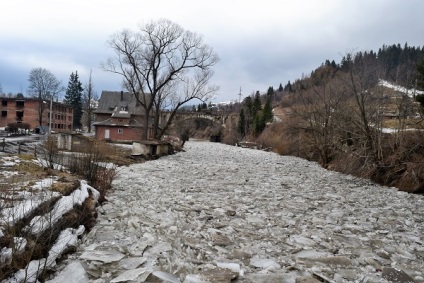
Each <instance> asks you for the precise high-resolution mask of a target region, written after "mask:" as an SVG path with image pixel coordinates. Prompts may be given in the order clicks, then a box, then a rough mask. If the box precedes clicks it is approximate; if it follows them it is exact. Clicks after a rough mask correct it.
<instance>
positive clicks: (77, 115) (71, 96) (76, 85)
mask: <svg viewBox="0 0 424 283" xmlns="http://www.w3.org/2000/svg"><path fill="white" fill-rule="evenodd" d="M83 90H84V89H83V87H82V83H81V82H80V81H79V78H78V72H77V71H75V74H74V73H71V76H70V78H69V82H68V88H67V89H66V95H65V99H64V102H65V103H67V104H69V105H71V106H72V108H73V109H74V120H73V125H74V129H80V128H81V117H82V92H83Z"/></svg>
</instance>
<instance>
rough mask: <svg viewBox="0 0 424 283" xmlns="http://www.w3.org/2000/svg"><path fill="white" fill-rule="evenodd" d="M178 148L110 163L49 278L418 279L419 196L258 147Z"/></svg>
mask: <svg viewBox="0 0 424 283" xmlns="http://www.w3.org/2000/svg"><path fill="white" fill-rule="evenodd" d="M185 150H186V152H181V153H178V154H175V155H172V156H167V157H163V158H160V159H158V160H154V161H149V162H146V163H142V164H135V165H131V166H129V167H122V168H119V175H118V178H117V179H116V180H115V181H114V190H113V191H112V192H111V193H110V194H109V196H108V200H109V201H108V202H106V203H105V204H104V205H103V207H102V208H99V218H98V224H97V225H96V226H95V228H94V229H93V230H92V231H91V232H90V233H89V234H88V235H86V236H85V237H84V238H83V242H82V244H81V245H80V246H79V248H78V250H77V252H76V253H74V254H73V255H71V256H70V257H69V258H68V259H67V260H65V261H64V262H63V263H62V264H61V267H60V269H63V268H64V267H65V266H66V267H65V269H64V270H63V271H62V272H63V273H62V274H58V275H57V277H56V279H54V280H53V282H64V281H63V280H64V279H63V278H65V279H67V280H76V278H79V279H81V281H80V282H84V281H85V282H187V283H188V282H230V281H231V280H233V281H231V282H252V283H253V282H255V283H256V282H293V283H294V282H296V283H299V282H312V283H313V282H408V281H411V282H412V280H415V281H414V282H424V279H423V277H424V238H423V228H424V198H423V197H422V196H419V195H412V194H407V193H403V192H399V191H397V190H396V189H394V188H387V187H381V186H378V185H375V184H373V183H371V182H369V181H366V180H362V179H358V178H356V177H352V176H348V175H342V174H339V173H336V172H331V171H327V170H325V169H323V168H321V167H320V166H319V165H318V164H315V163H311V162H308V161H305V160H302V159H298V158H294V157H287V156H279V155H277V154H274V153H270V152H263V151H258V150H253V149H243V148H238V147H232V146H227V145H223V144H218V143H210V142H188V143H186V147H185ZM61 276H63V277H61ZM395 278H400V279H395ZM396 280H403V281H396ZM65 281H66V280H65ZM68 282H70V281H68Z"/></svg>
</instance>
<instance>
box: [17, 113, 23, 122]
mask: <svg viewBox="0 0 424 283" xmlns="http://www.w3.org/2000/svg"><path fill="white" fill-rule="evenodd" d="M23 117H24V111H16V121H17V122H18V123H22V118H23Z"/></svg>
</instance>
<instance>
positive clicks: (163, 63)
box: [102, 19, 219, 139]
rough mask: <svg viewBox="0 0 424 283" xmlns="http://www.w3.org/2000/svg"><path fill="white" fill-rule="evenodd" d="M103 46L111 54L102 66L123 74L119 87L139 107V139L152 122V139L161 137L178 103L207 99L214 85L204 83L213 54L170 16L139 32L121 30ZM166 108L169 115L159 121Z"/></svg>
mask: <svg viewBox="0 0 424 283" xmlns="http://www.w3.org/2000/svg"><path fill="white" fill-rule="evenodd" d="M108 44H109V46H110V47H111V48H112V49H113V50H114V51H115V54H116V57H115V58H110V59H108V61H107V62H106V63H104V64H102V67H103V69H104V70H106V71H109V72H112V73H116V74H119V75H122V76H123V86H124V87H125V88H126V89H127V90H128V91H129V92H132V93H133V94H134V96H135V98H136V99H137V101H138V102H139V103H140V105H141V106H142V107H143V109H144V111H145V119H144V123H143V128H144V129H143V132H142V139H147V138H148V128H149V126H150V125H151V124H153V136H154V138H156V139H160V137H161V136H162V135H163V134H164V132H165V131H166V129H167V128H168V126H169V125H170V124H171V122H172V119H173V118H174V116H175V113H176V112H177V110H178V109H179V108H180V107H181V106H182V105H183V104H185V103H186V102H188V101H190V100H192V99H199V100H201V101H206V100H207V99H209V98H210V97H211V96H212V95H213V94H214V93H215V92H216V91H217V89H218V87H216V86H210V85H209V84H208V83H209V80H210V78H211V77H212V75H213V71H212V69H211V68H212V67H213V66H214V65H215V64H216V63H217V62H218V60H219V59H218V56H217V55H216V54H215V53H214V51H213V50H212V48H211V47H209V46H208V45H206V44H205V43H203V40H202V37H201V36H199V35H197V34H195V33H193V32H190V31H185V30H184V29H183V28H181V27H180V26H179V25H177V24H175V23H173V22H171V21H169V20H165V19H162V20H159V21H152V22H151V23H148V24H145V25H143V26H141V27H140V29H139V31H138V32H132V31H129V30H123V31H122V32H120V33H118V34H115V35H112V36H111V38H110V40H109V41H108ZM165 108H166V109H167V110H169V111H170V113H169V115H167V116H166V117H167V118H165V121H161V112H162V110H163V109H165ZM152 118H153V121H152V122H151V119H152ZM162 119H164V118H162Z"/></svg>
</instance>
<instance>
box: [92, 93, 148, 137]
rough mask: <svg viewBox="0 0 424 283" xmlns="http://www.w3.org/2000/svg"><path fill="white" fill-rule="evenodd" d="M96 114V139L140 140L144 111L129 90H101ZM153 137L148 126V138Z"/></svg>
mask: <svg viewBox="0 0 424 283" xmlns="http://www.w3.org/2000/svg"><path fill="white" fill-rule="evenodd" d="M94 113H95V115H96V122H95V123H94V126H95V128H96V139H98V140H104V139H105V140H110V141H140V140H141V133H142V129H143V121H144V119H145V114H144V113H145V112H144V109H143V107H142V106H141V105H140V104H139V103H138V102H137V100H136V99H135V97H134V95H133V94H132V93H129V92H122V91H121V92H119V91H103V92H102V95H101V97H100V100H99V105H98V107H97V110H96V111H95V112H94ZM152 137H153V129H152V128H149V130H148V138H149V139H150V138H152Z"/></svg>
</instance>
